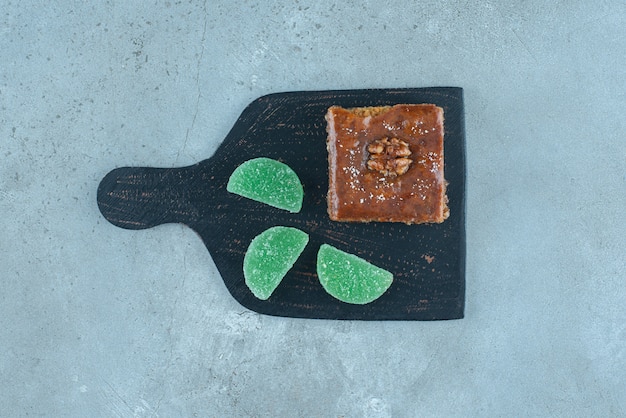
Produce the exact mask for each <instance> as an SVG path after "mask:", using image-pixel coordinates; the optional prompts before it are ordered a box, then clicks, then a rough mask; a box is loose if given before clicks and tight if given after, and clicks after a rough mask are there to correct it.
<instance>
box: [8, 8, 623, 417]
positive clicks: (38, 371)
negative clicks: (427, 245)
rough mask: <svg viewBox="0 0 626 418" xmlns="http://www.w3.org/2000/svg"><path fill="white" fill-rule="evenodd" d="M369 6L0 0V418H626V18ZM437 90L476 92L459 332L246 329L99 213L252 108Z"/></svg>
mask: <svg viewBox="0 0 626 418" xmlns="http://www.w3.org/2000/svg"><path fill="white" fill-rule="evenodd" d="M384 3H385V2H380V1H342V2H332V1H304V0H301V1H294V2H277V1H276V2H274V1H268V2H262V1H240V2H232V1H205V2H202V1H191V0H190V1H175V0H170V1H160V0H157V1H150V2H148V1H102V2H77V1H59V0H57V1H48V2H41V1H32V0H29V1H11V0H8V1H7V0H0V34H1V36H0V141H1V142H0V144H1V147H0V155H1V157H2V164H0V214H1V215H2V216H1V220H0V225H1V231H2V232H1V233H2V239H1V240H0V353H1V354H0V389H1V390H0V416H7V417H18V416H75V417H86V416H89V417H110V416H122V417H131V416H136V417H148V416H149V417H157V416H160V417H174V416H199V417H200V416H201V417H205V416H208V417H229V416H233V417H235V416H237V417H239V416H250V417H257V416H258V417H318V416H319V417H361V416H363V417H414V416H420V417H431V416H432V417H449V416H457V417H468V416H477V417H485V416H489V417H496V416H502V417H509V416H532V417H535V416H541V417H545V416H562V417H571V416H581V417H582V416H584V417H618V416H625V415H626V371H625V370H626V283H625V278H626V257H625V254H626V238H625V237H626V222H624V221H625V216H624V213H625V210H624V208H625V207H626V139H625V136H626V117H625V116H624V115H625V113H626V93H625V92H626V54H624V50H626V5H625V4H624V2H622V1H603V2H588V1H569V2H542V1H524V2H497V1H487V0H481V1H477V2H462V1H443V2H439V1H424V2H411V1H397V2H391V3H389V5H384ZM506 3H511V5H506ZM426 86H460V87H463V88H464V89H465V100H466V128H467V157H468V202H467V309H466V317H465V319H462V320H458V321H448V322H426V323H425V322H340V321H316V320H297V319H284V318H274V317H267V316H261V315H258V314H255V313H252V312H249V311H247V310H245V309H244V308H242V307H241V306H240V305H238V304H237V302H235V301H234V300H233V299H232V298H231V297H230V296H229V294H228V292H227V290H226V288H225V287H224V284H223V282H222V280H221V279H220V277H219V275H218V272H217V271H216V268H215V266H214V264H213V262H212V260H211V257H210V255H209V254H208V252H207V251H206V249H205V247H204V245H203V244H202V242H201V241H200V239H199V238H198V237H197V236H196V235H195V234H194V233H193V232H192V231H190V230H188V229H186V228H185V227H182V226H180V225H163V226H160V227H157V228H154V229H150V230H145V231H127V230H122V229H119V228H116V227H114V226H112V225H111V224H109V223H107V222H106V221H105V220H104V219H103V218H102V216H101V215H100V213H99V211H98V208H97V206H96V200H95V192H96V188H97V185H98V182H99V180H100V179H101V178H102V177H103V176H104V175H105V174H106V173H107V172H108V171H109V170H111V169H112V168H114V167H117V166H122V165H127V166H141V165H149V166H159V167H174V166H182V165H188V164H192V163H195V162H197V161H200V160H203V159H205V158H207V157H209V156H211V154H212V153H213V152H214V150H215V149H216V147H217V146H218V145H219V144H220V141H221V140H222V139H223V138H224V137H225V135H226V134H227V133H228V131H229V130H230V128H231V126H232V124H233V123H234V122H235V120H236V119H237V117H238V116H239V114H240V112H241V111H242V110H243V108H244V107H245V106H246V105H247V104H248V103H249V102H250V101H252V100H254V99H255V98H257V97H259V96H261V95H263V94H266V93H271V92H280V91H291V90H318V89H343V88H346V89H353V88H367V87H426Z"/></svg>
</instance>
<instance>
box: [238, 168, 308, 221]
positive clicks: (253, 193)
mask: <svg viewBox="0 0 626 418" xmlns="http://www.w3.org/2000/svg"><path fill="white" fill-rule="evenodd" d="M226 190H228V191H229V192H231V193H235V194H238V195H240V196H243V197H247V198H248V199H252V200H255V201H257V202H261V203H265V204H267V205H270V206H274V207H275V208H279V209H284V210H287V211H289V212H292V213H297V212H300V209H302V198H303V196H304V191H303V190H302V183H300V179H299V178H298V175H297V174H296V173H295V172H294V171H293V170H292V169H291V168H290V167H289V166H288V165H286V164H283V163H281V162H280V161H276V160H272V159H270V158H265V157H261V158H255V159H252V160H248V161H246V162H245V163H243V164H241V165H240V166H239V167H237V168H236V169H235V171H233V174H231V175H230V179H228V185H227V186H226Z"/></svg>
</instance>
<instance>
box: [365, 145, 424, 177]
mask: <svg viewBox="0 0 626 418" xmlns="http://www.w3.org/2000/svg"><path fill="white" fill-rule="evenodd" d="M367 151H368V152H369V153H370V157H369V159H368V160H367V168H369V169H370V170H373V171H378V172H380V173H381V174H383V175H385V176H388V177H397V176H401V175H402V174H404V173H406V172H407V171H408V170H409V167H410V166H411V163H412V162H413V161H412V160H411V159H410V158H408V157H409V156H410V155H411V150H410V149H409V144H407V143H406V142H404V141H402V140H401V139H398V138H395V137H394V138H391V139H390V138H387V137H385V138H382V139H377V140H375V141H374V142H372V143H371V144H369V145H368V146H367Z"/></svg>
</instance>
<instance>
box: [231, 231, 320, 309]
mask: <svg viewBox="0 0 626 418" xmlns="http://www.w3.org/2000/svg"><path fill="white" fill-rule="evenodd" d="M308 242H309V236H308V235H307V234H306V233H305V232H302V231H300V230H299V229H296V228H290V227H286V226H275V227H273V228H270V229H268V230H265V231H263V232H262V233H261V234H259V235H258V236H256V237H255V238H254V239H253V240H252V242H251V243H250V246H249V247H248V251H247V252H246V255H245V257H244V259H243V276H244V277H245V279H246V285H247V286H248V287H249V288H250V290H251V291H252V293H253V294H254V296H256V297H257V298H259V299H262V300H266V299H268V298H269V297H270V296H271V295H272V292H274V290H275V289H276V288H277V287H278V285H279V284H280V282H281V280H282V279H283V277H285V275H286V274H287V272H288V271H289V269H291V268H292V267H293V265H294V263H295V262H296V260H297V259H298V257H299V256H300V254H301V253H302V251H303V250H304V247H306V244H307V243H308Z"/></svg>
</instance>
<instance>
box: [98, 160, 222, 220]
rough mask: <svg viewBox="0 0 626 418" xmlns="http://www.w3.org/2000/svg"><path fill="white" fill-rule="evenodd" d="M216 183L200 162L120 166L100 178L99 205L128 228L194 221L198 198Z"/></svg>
mask: <svg viewBox="0 0 626 418" xmlns="http://www.w3.org/2000/svg"><path fill="white" fill-rule="evenodd" d="M214 186H215V185H212V184H211V179H210V178H207V175H206V173H204V171H203V170H202V169H201V167H200V165H198V164H196V165H193V166H189V167H182V168H149V167H120V168H116V169H114V170H112V171H111V172H109V173H108V174H107V175H106V176H105V177H104V178H103V179H102V181H101V182H100V185H99V186H98V194H97V199H98V207H99V208H100V212H102V215H104V217H105V218H106V219H107V220H108V221H109V222H111V223H112V224H114V225H116V226H119V227H121V228H125V229H146V228H151V227H153V226H157V225H160V224H164V223H185V224H192V223H193V222H194V221H196V220H197V219H198V218H199V217H200V213H199V210H200V208H198V205H197V204H196V202H199V201H201V199H206V196H205V195H206V194H207V193H211V191H212V190H214ZM208 200H209V201H210V200H211V199H208ZM204 206H206V204H205V205H204ZM206 209H207V208H206V207H203V208H202V211H203V212H204V211H205V210H206Z"/></svg>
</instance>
